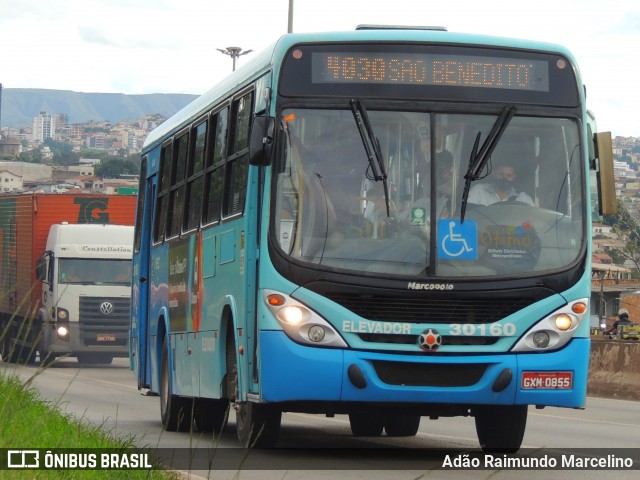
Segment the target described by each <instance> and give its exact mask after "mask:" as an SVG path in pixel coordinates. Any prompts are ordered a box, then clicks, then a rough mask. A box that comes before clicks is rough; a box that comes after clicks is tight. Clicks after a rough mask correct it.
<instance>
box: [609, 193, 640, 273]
mask: <svg viewBox="0 0 640 480" xmlns="http://www.w3.org/2000/svg"><path fill="white" fill-rule="evenodd" d="M614 218H615V220H614V223H613V230H614V232H615V233H616V235H617V237H618V239H619V240H621V241H622V242H623V243H624V247H622V248H612V249H611V251H610V252H608V253H609V255H610V256H611V257H612V258H613V259H614V261H615V262H616V263H624V261H625V260H629V261H631V262H633V264H634V265H635V266H636V270H640V225H638V222H637V221H636V219H635V218H633V216H632V215H631V214H630V213H629V211H628V210H627V208H626V207H625V205H624V203H623V202H622V200H620V199H619V200H618V214H617V215H615V216H614Z"/></svg>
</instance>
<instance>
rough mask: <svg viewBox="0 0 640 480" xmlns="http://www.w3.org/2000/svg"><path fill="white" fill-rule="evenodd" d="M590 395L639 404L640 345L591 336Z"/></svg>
mask: <svg viewBox="0 0 640 480" xmlns="http://www.w3.org/2000/svg"><path fill="white" fill-rule="evenodd" d="M587 394H588V395H592V396H595V397H607V398H619V399H622V400H636V401H640V342H639V341H624V340H611V339H605V338H602V337H591V362H590V365H589V381H588V384H587Z"/></svg>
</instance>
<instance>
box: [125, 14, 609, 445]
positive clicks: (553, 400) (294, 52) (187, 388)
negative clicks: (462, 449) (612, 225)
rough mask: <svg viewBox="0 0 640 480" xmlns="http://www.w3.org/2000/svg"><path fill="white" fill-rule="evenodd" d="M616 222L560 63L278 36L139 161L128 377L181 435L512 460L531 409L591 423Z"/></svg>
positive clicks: (496, 52)
mask: <svg viewBox="0 0 640 480" xmlns="http://www.w3.org/2000/svg"><path fill="white" fill-rule="evenodd" d="M615 206H616V201H615V192H614V189H613V167H612V153H611V136H610V134H608V133H596V131H595V122H594V119H593V117H592V116H591V115H590V113H589V112H588V111H587V110H586V107H585V89H584V87H583V84H582V79H581V78H580V74H579V71H578V67H577V66H576V62H575V60H574V58H573V56H572V55H571V54H570V53H569V52H568V51H567V50H566V49H564V48H563V47H560V46H557V45H552V44H546V43H539V42H531V41H524V40H514V39H503V38H494V37H486V36H477V35H463V34H457V33H451V32H448V31H446V30H445V29H441V28H440V29H438V28H435V29H434V28H415V27H412V28H406V29H402V28H390V27H371V26H369V27H367V26H362V27H359V28H358V29H356V30H354V31H351V32H341V33H337V32H333V33H314V34H289V35H285V36H283V37H282V38H280V39H279V40H278V41H277V42H276V43H275V44H274V45H273V46H271V47H270V48H268V49H266V50H265V51H263V52H262V53H261V54H256V55H255V56H254V57H253V58H252V59H251V61H248V62H247V63H246V65H245V66H243V67H242V68H240V69H238V70H237V71H235V72H234V73H233V74H232V75H230V76H229V77H227V78H226V79H224V80H223V81H222V82H220V83H219V84H218V85H217V86H216V87H214V88H213V89H211V90H210V91H209V92H207V93H205V94H204V95H202V96H201V97H200V98H198V99H197V100H195V101H194V102H193V103H192V104H190V105H189V106H187V107H186V108H184V109H183V110H181V111H180V112H178V113H177V114H176V115H174V116H173V117H172V118H170V119H169V120H167V121H166V122H165V123H163V124H162V125H160V126H159V127H158V128H157V129H156V130H154V131H153V132H152V133H151V134H150V135H149V137H148V138H147V140H146V142H145V145H144V148H143V152H142V171H141V176H140V186H139V201H138V209H137V219H136V230H135V244H134V259H133V262H134V263H133V270H134V282H133V296H132V311H131V332H130V333H131V335H130V337H131V338H130V354H131V357H130V358H131V368H132V369H133V370H134V371H135V375H136V377H137V381H138V387H139V388H140V389H145V390H148V391H149V392H150V393H151V394H154V393H155V394H158V395H159V396H160V405H161V412H160V413H161V420H162V424H163V426H164V428H165V429H167V430H178V431H182V430H190V429H192V428H196V429H199V430H202V431H213V432H220V431H221V430H222V429H223V428H224V427H225V425H226V423H227V418H228V417H229V412H230V411H232V409H233V413H234V415H235V419H236V430H237V435H238V438H239V440H240V442H241V444H242V445H243V446H247V447H251V446H254V447H255V446H257V447H265V446H274V445H276V442H277V438H278V433H279V429H280V423H281V418H282V413H283V412H307V413H317V414H326V415H334V414H345V415H348V418H349V422H350V426H351V430H352V432H353V434H354V435H356V436H380V435H382V434H383V432H384V433H385V435H387V436H391V437H397V436H411V435H415V434H416V433H417V431H418V428H419V423H420V419H421V417H423V416H428V417H430V418H432V419H435V418H438V417H449V416H469V417H473V418H474V419H475V426H476V430H477V434H478V439H479V443H480V446H481V447H482V448H483V449H484V450H487V451H488V450H501V451H516V450H517V449H518V448H520V445H521V443H522V440H523V435H524V431H525V425H526V419H527V411H528V406H529V405H535V406H536V407H538V408H541V407H544V406H558V407H569V408H583V407H584V404H585V395H586V385H587V367H588V362H589V349H590V340H589V321H588V318H589V298H590V288H591V274H590V270H591V264H590V261H591V255H590V252H591V239H590V232H591V228H590V225H591V217H592V216H593V215H597V214H598V211H599V213H600V214H610V213H613V212H614V211H615ZM592 212H594V213H592ZM232 418H233V416H232Z"/></svg>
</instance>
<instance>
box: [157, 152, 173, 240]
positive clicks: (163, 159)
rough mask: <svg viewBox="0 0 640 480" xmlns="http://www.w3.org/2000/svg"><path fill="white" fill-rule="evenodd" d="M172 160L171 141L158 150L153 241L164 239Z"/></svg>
mask: <svg viewBox="0 0 640 480" xmlns="http://www.w3.org/2000/svg"><path fill="white" fill-rule="evenodd" d="M172 160H173V143H171V141H170V142H168V143H166V144H165V145H163V146H162V149H161V151H160V180H159V181H160V192H159V193H158V200H157V203H156V214H155V224H154V226H153V241H154V242H156V243H158V242H162V240H164V232H165V230H166V226H167V205H168V203H169V186H170V185H171V162H172Z"/></svg>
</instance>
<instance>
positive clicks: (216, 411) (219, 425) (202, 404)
mask: <svg viewBox="0 0 640 480" xmlns="http://www.w3.org/2000/svg"><path fill="white" fill-rule="evenodd" d="M195 402H196V403H195V406H194V420H195V422H196V426H197V427H198V429H199V430H200V431H202V432H214V433H220V432H222V431H223V430H224V427H225V426H226V425H227V420H228V418H229V400H227V399H220V400H214V399H211V398H197V399H196V400H195Z"/></svg>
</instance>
